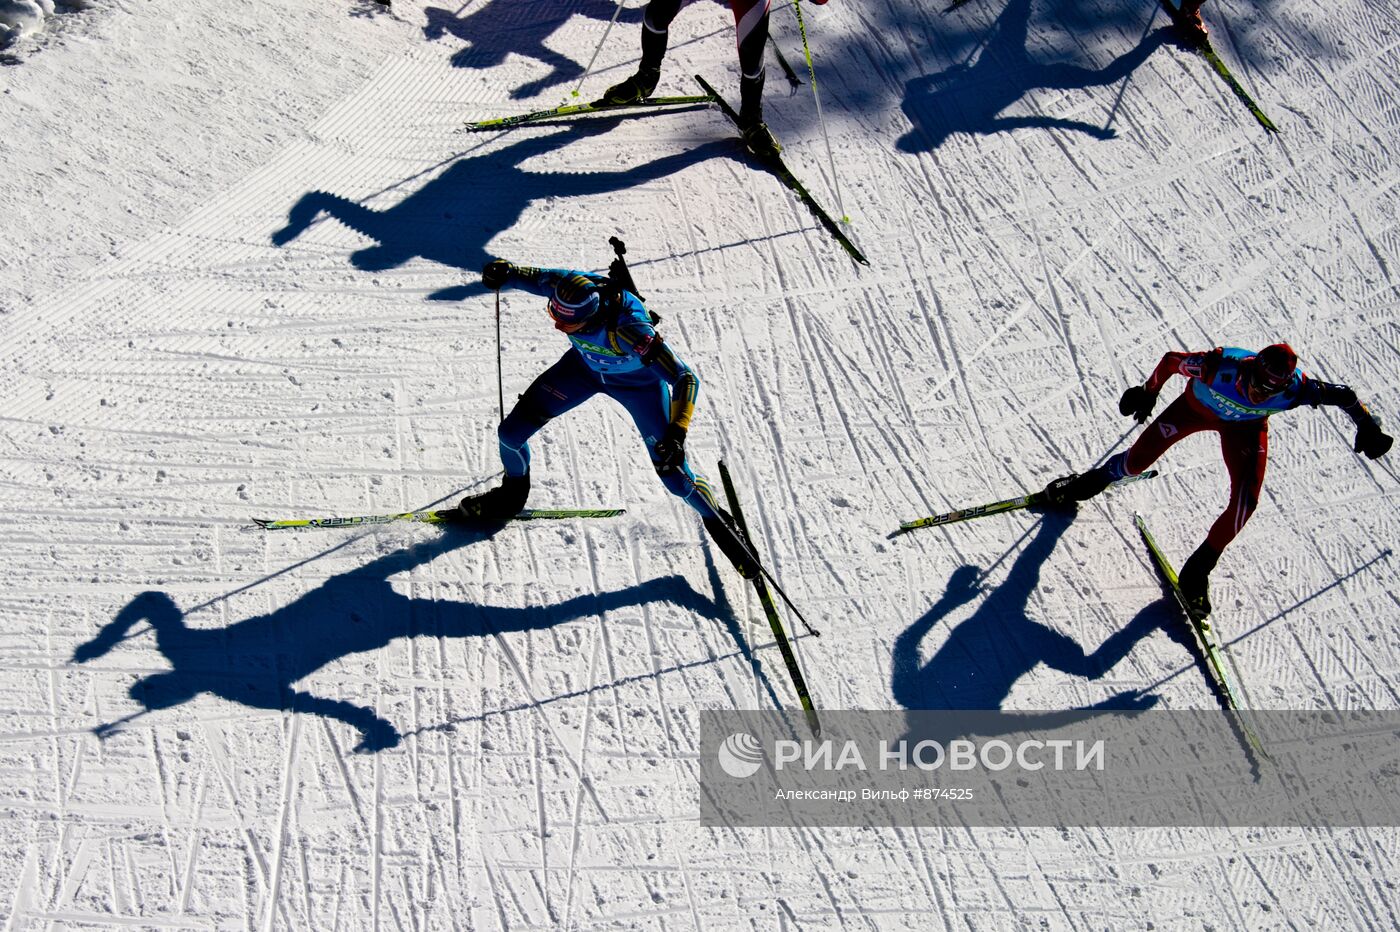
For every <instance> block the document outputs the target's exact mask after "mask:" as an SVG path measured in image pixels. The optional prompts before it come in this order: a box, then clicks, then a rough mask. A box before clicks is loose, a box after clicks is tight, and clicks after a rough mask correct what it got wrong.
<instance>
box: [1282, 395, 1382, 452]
mask: <svg viewBox="0 0 1400 932" xmlns="http://www.w3.org/2000/svg"><path fill="white" fill-rule="evenodd" d="M1297 404H1300V405H1303V404H1307V405H1312V406H1313V407H1314V408H1316V407H1317V406H1318V405H1330V406H1332V407H1334V408H1341V409H1342V411H1343V412H1344V413H1345V414H1346V416H1347V417H1349V418H1351V422H1352V423H1353V424H1355V425H1356V444H1355V446H1354V447H1353V449H1354V450H1355V451H1356V452H1357V453H1364V454H1366V456H1368V457H1369V458H1371V459H1373V460H1374V459H1379V458H1380V457H1382V456H1384V455H1385V454H1386V452H1387V451H1389V450H1390V445H1391V443H1392V442H1393V439H1392V438H1391V437H1390V435H1389V434H1387V433H1385V431H1383V430H1381V422H1380V419H1379V418H1377V417H1376V416H1375V415H1374V414H1372V413H1371V412H1370V411H1369V410H1368V409H1367V407H1366V406H1365V405H1364V404H1362V403H1361V399H1359V398H1357V397H1356V392H1355V391H1354V390H1353V389H1352V388H1351V386H1349V385H1341V384H1339V383H1336V382H1323V381H1320V380H1318V379H1307V380H1306V381H1304V382H1303V387H1302V390H1301V391H1299V392H1298V401H1297Z"/></svg>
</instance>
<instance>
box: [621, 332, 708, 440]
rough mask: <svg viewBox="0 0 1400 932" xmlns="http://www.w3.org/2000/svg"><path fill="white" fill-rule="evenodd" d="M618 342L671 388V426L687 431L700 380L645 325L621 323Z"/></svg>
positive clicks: (663, 341)
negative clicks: (650, 367) (654, 370)
mask: <svg viewBox="0 0 1400 932" xmlns="http://www.w3.org/2000/svg"><path fill="white" fill-rule="evenodd" d="M617 338H618V341H619V342H625V343H626V344H627V345H628V346H630V347H631V348H632V350H633V352H635V353H637V354H638V355H639V356H641V357H642V361H643V362H644V363H646V364H647V365H648V366H655V367H656V368H657V371H658V372H660V373H661V377H662V378H663V379H665V380H666V381H667V382H668V383H670V385H671V427H672V428H675V429H678V430H682V431H684V430H688V429H689V428H690V417H691V415H692V414H694V413H695V402H696V401H697V400H698V399H699V397H700V377H699V376H697V375H696V374H695V370H694V369H692V368H690V366H688V365H686V363H685V360H683V359H681V358H680V357H679V356H677V355H676V354H675V353H673V352H671V348H670V347H669V346H667V345H666V341H665V340H663V339H661V334H659V333H657V332H656V330H655V329H653V328H652V327H650V326H647V325H645V324H640V323H634V324H624V325H623V326H621V327H618V328H617Z"/></svg>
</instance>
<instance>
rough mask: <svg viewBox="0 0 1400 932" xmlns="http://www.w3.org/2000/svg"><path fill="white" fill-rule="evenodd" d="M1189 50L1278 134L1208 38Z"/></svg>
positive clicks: (1170, 12)
mask: <svg viewBox="0 0 1400 932" xmlns="http://www.w3.org/2000/svg"><path fill="white" fill-rule="evenodd" d="M963 2H966V0H963ZM1160 2H1161V4H1162V9H1164V10H1166V11H1167V16H1169V17H1170V18H1171V21H1172V22H1173V23H1179V22H1180V21H1181V10H1180V9H1179V8H1178V7H1176V6H1175V5H1173V4H1172V0H1160ZM1191 49H1192V51H1194V52H1196V53H1197V54H1198V55H1200V56H1201V57H1202V58H1204V59H1205V60H1206V62H1207V63H1208V64H1209V65H1210V67H1211V68H1212V69H1213V70H1214V71H1215V73H1216V74H1218V75H1220V78H1221V80H1223V81H1224V82H1225V84H1226V86H1227V87H1229V88H1230V91H1231V93H1233V94H1234V95H1235V97H1236V99H1238V100H1239V102H1240V103H1242V104H1244V105H1245V108H1246V109H1247V110H1249V112H1250V115H1251V116H1253V117H1254V119H1255V120H1256V121H1257V122H1258V123H1259V125H1260V126H1262V127H1264V129H1266V130H1268V131H1269V132H1271V133H1277V132H1280V130H1279V128H1278V125H1277V124H1275V123H1274V121H1273V120H1271V119H1269V116H1268V114H1266V113H1265V112H1264V111H1263V109H1262V108H1261V107H1260V106H1259V104H1258V102H1257V101H1255V99H1254V98H1253V96H1251V95H1250V93H1249V91H1247V90H1245V89H1244V85H1242V84H1240V82H1239V79H1238V78H1236V77H1235V75H1234V73H1233V72H1231V71H1230V68H1229V66H1228V65H1226V64H1225V60H1224V59H1223V58H1221V57H1220V53H1219V52H1217V51H1216V50H1215V46H1214V45H1212V44H1211V41H1210V38H1209V37H1206V38H1205V39H1204V40H1203V41H1200V42H1193V43H1191Z"/></svg>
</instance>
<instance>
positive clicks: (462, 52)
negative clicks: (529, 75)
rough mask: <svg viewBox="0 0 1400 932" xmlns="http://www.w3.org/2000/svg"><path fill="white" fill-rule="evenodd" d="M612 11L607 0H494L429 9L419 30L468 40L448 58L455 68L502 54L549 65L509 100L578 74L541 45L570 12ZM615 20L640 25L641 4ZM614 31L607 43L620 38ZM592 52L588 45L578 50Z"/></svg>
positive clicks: (486, 63) (595, 14) (596, 15)
mask: <svg viewBox="0 0 1400 932" xmlns="http://www.w3.org/2000/svg"><path fill="white" fill-rule="evenodd" d="M616 11H617V4H615V3H613V2H612V0H571V2H567V3H559V2H557V0H493V2H489V3H486V4H484V5H483V4H475V5H473V6H471V7H469V8H468V9H467V10H466V12H462V11H461V9H460V8H459V9H457V10H449V9H444V8H442V7H431V6H430V7H428V8H427V9H425V10H424V11H423V12H424V14H425V15H426V16H427V20H428V23H427V25H426V26H424V27H423V34H424V35H425V36H426V37H427V38H429V39H440V38H442V37H443V36H444V35H451V36H455V37H456V38H458V39H460V40H462V41H463V42H465V43H467V45H466V47H465V48H462V49H459V50H458V51H457V52H456V53H454V54H453V56H452V65H453V67H456V68H483V69H484V68H493V67H495V66H497V65H500V64H501V63H502V62H504V61H505V60H506V58H507V56H510V55H519V56H521V57H524V58H529V59H532V60H533V61H537V62H539V63H540V64H542V65H545V66H547V67H548V68H549V73H548V74H546V75H544V76H542V77H539V78H536V79H534V80H533V81H527V82H526V83H524V84H522V85H520V86H519V87H517V88H515V89H514V90H513V91H511V92H510V96H511V98H512V99H513V100H519V99H521V98H526V97H534V96H536V95H537V94H539V93H540V92H541V91H544V90H546V89H547V88H550V87H554V86H556V85H559V84H564V83H566V82H569V81H573V80H575V79H577V78H580V77H582V76H583V65H581V64H579V62H577V61H575V60H574V59H572V58H570V57H568V56H567V55H564V54H563V53H561V52H558V51H555V50H554V49H552V48H550V47H549V45H547V44H546V43H547V42H548V40H549V39H550V38H551V37H552V36H553V35H554V33H555V31H556V30H558V29H559V28H560V27H561V26H563V25H564V24H565V23H567V22H568V21H569V20H570V19H571V18H573V17H575V16H584V17H587V18H589V19H595V20H602V21H603V22H608V21H609V20H611V19H612V18H613V14H614V12H616ZM617 21H618V23H619V24H623V23H626V24H631V25H636V24H640V23H641V21H642V7H640V6H637V7H632V8H631V9H623V10H622V11H621V12H619V13H618V14H617ZM627 32H628V34H629V38H628V40H627V41H630V42H631V44H632V45H633V46H637V45H638V41H637V37H636V35H635V31H634V30H627ZM619 35H620V33H618V32H614V33H613V35H612V38H611V39H610V41H622V40H621V39H618V38H617V37H618V36H619ZM577 51H578V52H579V53H581V54H591V49H578V50H577Z"/></svg>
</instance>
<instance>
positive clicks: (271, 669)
mask: <svg viewBox="0 0 1400 932" xmlns="http://www.w3.org/2000/svg"><path fill="white" fill-rule="evenodd" d="M492 533H494V531H493V530H482V531H470V530H465V529H460V528H448V529H446V530H445V531H444V532H443V533H442V534H441V536H439V537H435V538H434V539H432V540H429V541H426V542H423V543H419V544H415V545H413V546H409V547H403V548H399V549H397V550H394V551H392V552H390V553H388V554H385V555H384V556H381V557H379V558H378V559H376V560H374V561H372V562H370V563H368V564H366V565H365V566H363V567H359V568H357V569H354V570H351V571H349V572H346V573H342V574H340V575H338V576H332V577H331V578H329V579H327V580H326V581H325V582H324V583H322V584H321V585H320V586H317V587H316V588H315V589H313V590H311V591H310V592H307V593H306V594H305V595H302V596H301V597H299V598H297V599H296V600H295V601H292V602H289V603H288V604H286V605H284V606H282V607H280V608H277V609H275V610H273V611H271V612H268V613H267V614H265V615H257V616H255V617H252V618H247V619H244V620H242V621H239V622H236V623H234V624H232V625H229V626H228V627H225V628H213V629H205V628H191V627H189V626H188V625H187V624H186V622H185V617H184V614H183V613H182V612H181V611H180V609H179V607H178V606H177V605H176V604H175V601H174V600H173V599H172V598H171V597H170V596H169V595H168V594H167V593H164V592H156V591H150V592H143V593H141V594H140V595H138V596H136V597H135V598H133V599H132V600H131V601H130V602H129V603H128V604H127V605H126V606H125V607H124V608H123V609H122V610H121V611H120V612H118V613H117V615H116V617H114V618H113V619H112V620H111V621H110V622H108V623H107V624H106V625H105V626H104V627H103V628H102V630H101V631H100V632H98V634H97V635H96V636H95V637H94V638H93V639H92V640H90V641H88V642H86V643H84V644H82V645H79V647H78V648H77V649H76V650H75V651H74V652H73V662H75V663H85V662H87V661H90V660H94V659H96V658H98V657H101V656H102V655H104V654H106V653H107V652H108V651H110V650H111V649H112V648H113V647H115V646H116V644H117V643H119V642H120V641H122V640H124V639H125V638H127V637H129V636H132V629H133V628H134V627H136V625H138V624H139V623H140V622H143V621H144V622H148V623H149V624H150V626H151V628H152V629H154V631H155V637H156V645H157V647H158V648H159V649H160V652H161V653H162V654H164V655H165V657H166V659H167V660H168V661H169V663H170V665H171V667H173V669H171V670H169V671H166V672H162V673H153V674H150V675H148V676H144V677H142V678H141V679H139V680H137V681H136V682H135V683H134V684H132V686H131V689H130V695H131V697H132V698H133V699H135V700H136V701H137V702H139V703H140V704H141V706H142V707H143V708H142V710H141V711H139V712H136V713H134V714H132V715H129V716H126V717H125V718H123V719H120V720H118V721H116V722H110V723H106V724H104V725H100V726H98V727H97V728H96V729H94V730H95V731H96V733H97V734H98V735H105V734H108V733H110V732H111V731H112V730H114V729H115V728H116V727H117V726H119V725H121V724H124V723H125V722H128V721H131V720H132V719H135V718H137V717H139V716H141V715H143V714H145V713H148V712H152V711H155V710H157V709H168V708H171V707H173V706H176V705H179V704H181V703H183V702H188V701H189V700H191V699H193V698H195V697H196V696H198V695H199V694H200V693H210V694H211V695H215V696H219V697H221V698H223V699H226V700H228V701H230V702H237V703H241V704H242V705H245V706H248V707H250V708H255V709H269V710H292V711H296V712H300V713H306V714H311V715H320V716H324V717H326V718H331V719H335V720H337V721H341V722H344V723H345V724H347V725H349V726H350V727H352V728H354V729H356V730H357V731H358V732H359V733H360V736H361V740H360V743H359V746H358V747H357V748H356V750H358V751H378V750H382V749H384V748H390V747H394V746H395V745H397V744H398V743H399V740H400V734H399V731H398V729H396V728H395V727H394V725H392V724H391V723H390V722H388V721H387V720H386V719H384V718H383V717H381V716H380V715H379V714H378V713H376V712H375V711H374V709H372V708H369V707H367V706H362V705H356V704H355V703H353V702H349V701H347V700H344V699H332V698H328V697H324V696H317V695H314V694H312V693H310V692H307V691H305V690H303V689H299V688H297V687H296V686H295V684H296V683H297V682H298V681H300V680H302V679H304V678H306V677H308V676H311V675H312V674H314V673H315V672H316V671H318V670H320V669H321V668H322V667H324V666H326V665H327V664H329V663H332V662H333V661H336V660H339V659H341V658H343V657H348V656H350V655H353V654H362V653H366V652H369V651H374V650H379V649H381V648H383V647H386V646H387V645H388V644H389V643H390V642H392V641H394V640H396V639H398V638H407V637H417V636H422V637H437V638H468V637H486V636H488V635H496V634H502V633H506V632H514V631H531V630H541V629H545V628H549V627H553V626H555V625H560V624H564V623H566V622H569V621H573V620H576V619H579V618H585V617H588V616H591V615H599V614H602V613H604V612H608V611H612V610H615V609H618V608H622V607H625V606H630V605H643V604H647V603H654V602H669V603H671V604H673V605H676V606H678V607H680V608H683V609H686V610H688V611H691V612H694V613H695V614H696V615H698V616H701V617H705V618H711V619H717V618H719V617H720V612H719V608H718V607H717V606H716V604H715V603H714V602H713V601H712V600H710V599H709V598H707V597H705V596H703V595H701V594H700V593H698V592H696V591H695V590H694V589H693V588H691V586H690V585H689V584H688V583H687V582H686V581H685V579H683V578H682V577H679V576H666V577H662V578H659V579H653V580H650V581H648V582H645V583H641V584H639V585H635V586H630V587H628V588H626V589H622V590H619V591H617V592H605V593H600V594H591V595H581V596H575V597H574V598H571V599H567V600H565V601H563V602H560V603H558V604H556V605H543V606H538V607H525V608H514V607H505V606H486V605H474V604H471V603H466V602H450V601H442V600H437V599H431V598H428V599H423V598H412V597H409V596H406V595H403V594H402V593H400V592H398V591H396V590H395V589H394V587H393V586H392V585H391V583H390V582H389V578H390V577H391V576H393V575H394V574H396V573H402V572H404V571H406V570H410V569H412V568H413V567H415V566H419V565H422V564H424V563H427V562H429V561H430V560H433V559H434V558H436V557H438V556H441V555H443V554H446V553H449V552H451V551H453V550H456V549H458V548H459V547H463V546H466V545H468V544H472V543H476V542H480V541H483V540H485V539H487V538H488V537H490V536H491V534H492ZM731 627H732V626H731ZM143 630H144V629H143ZM137 633H139V632H137ZM734 633H735V634H736V636H737V635H738V633H739V632H737V631H735V632H734ZM740 643H741V647H742V643H743V642H742V641H741V642H740Z"/></svg>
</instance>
